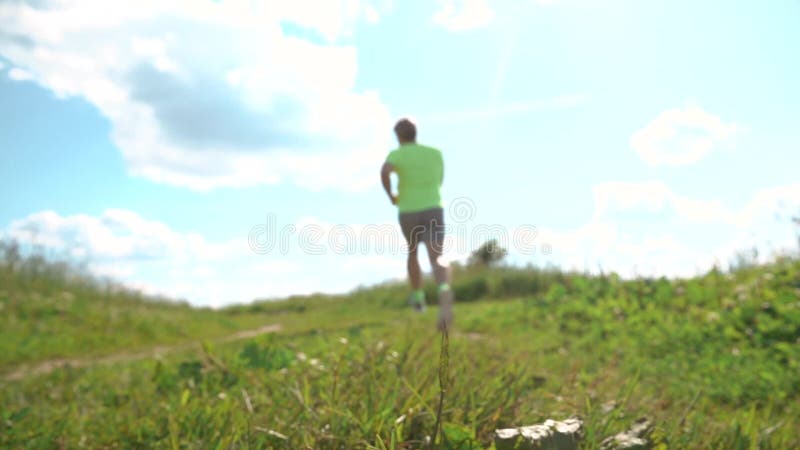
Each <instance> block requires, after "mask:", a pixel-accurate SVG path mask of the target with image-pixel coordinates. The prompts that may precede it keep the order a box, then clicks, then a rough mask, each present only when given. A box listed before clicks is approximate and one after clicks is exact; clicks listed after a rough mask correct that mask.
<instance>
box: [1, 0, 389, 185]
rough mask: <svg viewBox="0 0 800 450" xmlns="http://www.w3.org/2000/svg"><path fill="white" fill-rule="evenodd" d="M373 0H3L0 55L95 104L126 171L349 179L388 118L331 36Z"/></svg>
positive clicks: (361, 16) (381, 141) (158, 176)
mask: <svg viewBox="0 0 800 450" xmlns="http://www.w3.org/2000/svg"><path fill="white" fill-rule="evenodd" d="M379 14H380V12H379V7H378V6H375V5H372V4H371V3H369V2H368V1H366V0H363V1H359V0H341V1H331V2H322V3H320V2H315V1H312V0H301V1H296V2H282V1H277V0H273V1H268V2H265V3H259V4H253V3H252V2H246V1H243V0H242V1H235V0H231V1H225V2H192V3H191V4H190V3H185V2H178V1H164V2H160V1H155V0H150V1H142V2H125V3H121V4H119V5H115V7H114V8H107V5H106V3H105V2H102V1H99V0H95V1H83V2H72V1H64V2H44V3H43V4H40V5H37V6H36V7H33V6H30V5H28V4H25V3H23V2H11V3H2V4H0V28H2V29H3V30H4V32H3V33H2V34H0V55H3V57H4V58H6V59H7V60H9V61H11V62H12V63H13V64H14V65H15V66H17V68H18V70H20V71H25V72H27V73H29V74H30V76H31V77H32V78H33V79H35V80H36V81H37V82H38V83H40V84H41V85H42V86H44V87H46V88H48V89H50V90H52V91H54V92H55V93H56V94H57V95H59V96H61V97H72V96H74V97H80V98H83V99H85V100H86V101H88V102H90V103H91V104H93V105H94V106H95V107H97V108H98V110H99V111H100V112H101V113H102V114H103V115H104V116H106V117H107V118H108V119H109V120H110V122H111V125H112V135H111V138H112V140H113V142H114V143H115V144H116V146H117V147H118V148H119V149H120V150H121V151H122V154H123V155H124V158H125V161H126V163H127V166H128V169H129V171H130V172H131V173H132V174H134V175H138V176H143V177H146V178H148V179H151V180H153V181H156V182H162V183H168V184H173V185H178V186H185V187H189V188H192V189H197V190H208V189H213V188H217V187H222V186H232V187H238V186H253V185H259V184H274V183H280V182H290V183H294V184H296V185H299V186H303V187H307V188H312V189H322V188H327V187H335V188H340V189H349V190H356V189H363V188H365V187H367V186H369V185H371V184H373V182H374V181H373V180H372V178H373V174H372V172H373V169H374V166H375V165H376V164H379V163H380V160H381V159H382V158H383V156H384V153H385V149H386V148H387V147H388V146H389V145H390V138H391V136H390V133H388V132H387V131H386V130H390V129H391V118H390V114H389V112H388V109H387V108H386V106H385V105H384V104H383V102H382V101H381V99H380V97H379V96H378V94H377V93H376V92H373V91H357V90H356V89H355V87H354V86H355V80H356V76H357V73H358V62H357V53H356V50H355V48H353V47H351V46H346V45H341V44H339V43H338V42H339V40H340V39H341V38H342V37H344V36H347V35H348V34H350V33H352V29H353V26H354V25H355V23H356V22H357V21H359V20H366V19H369V20H377V19H378V18H379ZM287 23H291V24H293V25H295V26H298V27H300V29H301V30H307V31H308V34H309V37H308V39H306V38H305V37H304V38H301V37H298V36H296V35H292V34H287V32H285V31H284V28H283V27H284V25H285V24H287ZM301 34H302V33H301ZM314 35H316V36H319V37H321V38H322V40H323V42H319V39H317V38H314V37H313V36H314ZM309 39H310V40H309ZM12 70H14V69H12ZM19 73H22V72H19ZM10 75H11V74H10ZM332 174H335V175H332Z"/></svg>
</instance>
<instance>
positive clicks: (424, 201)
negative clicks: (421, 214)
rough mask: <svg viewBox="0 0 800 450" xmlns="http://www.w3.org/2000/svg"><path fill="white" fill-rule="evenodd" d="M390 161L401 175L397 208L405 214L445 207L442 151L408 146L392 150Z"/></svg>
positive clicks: (421, 146) (398, 176)
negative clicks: (441, 191)
mask: <svg viewBox="0 0 800 450" xmlns="http://www.w3.org/2000/svg"><path fill="white" fill-rule="evenodd" d="M386 162H388V163H389V164H391V165H392V166H394V169H395V171H396V172H397V178H398V180H399V183H398V186H397V191H398V198H397V208H398V209H399V210H400V212H401V213H404V212H414V211H424V210H426V209H431V208H441V206H442V196H441V193H440V192H439V188H440V187H441V185H442V178H443V176H444V161H443V160H442V152H440V151H439V150H437V149H435V148H433V147H426V146H424V145H419V144H405V145H401V146H400V147H399V148H397V149H395V150H392V151H391V152H390V153H389V156H388V157H386Z"/></svg>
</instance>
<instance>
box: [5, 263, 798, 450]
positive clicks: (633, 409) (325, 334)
mask: <svg viewBox="0 0 800 450" xmlns="http://www.w3.org/2000/svg"><path fill="white" fill-rule="evenodd" d="M526 273H527V277H526ZM456 275H457V277H456V279H455V283H454V289H457V292H459V290H460V291H461V292H462V295H463V294H464V293H465V292H473V291H474V292H481V294H480V295H478V294H476V295H475V296H474V297H470V296H469V295H464V297H465V298H464V299H462V300H469V301H462V302H460V303H458V304H457V307H456V321H457V322H456V326H455V328H454V330H453V331H452V333H451V335H450V336H449V348H448V351H449V367H448V369H449V370H448V373H449V377H448V380H445V381H446V383H445V387H446V392H445V399H444V407H443V410H442V414H441V419H442V422H443V426H442V430H443V436H441V439H439V440H438V442H437V445H439V444H441V447H442V448H459V449H467V448H490V446H491V437H492V433H493V431H494V429H496V428H501V427H513V426H518V425H525V424H532V423H536V422H540V421H543V420H544V419H547V418H555V419H563V418H567V417H569V416H572V415H578V416H581V417H582V418H583V419H584V420H585V423H586V438H585V439H584V441H583V444H582V445H583V448H586V449H595V448H599V442H600V440H602V438H603V437H605V436H608V435H611V434H614V433H616V432H618V431H621V430H623V429H625V428H627V426H629V425H630V423H631V422H632V421H633V420H635V419H637V418H639V417H642V416H647V417H650V418H651V419H652V420H653V421H654V423H655V425H656V428H655V430H654V432H653V434H652V440H653V442H654V447H655V448H720V449H756V448H762V449H791V448H800V432H798V430H800V376H798V373H800V342H799V341H798V339H800V295H798V288H800V285H798V280H800V263H798V261H796V260H791V259H783V260H780V261H777V262H776V263H774V264H770V265H767V266H761V267H751V268H746V269H743V270H740V271H737V272H736V273H732V274H727V273H720V272H717V271H714V272H711V273H709V274H707V275H706V276H703V277H699V278H695V279H691V280H677V281H669V280H635V281H622V280H620V279H619V278H618V277H615V276H613V275H609V276H602V277H589V276H583V275H580V274H560V273H557V272H555V271H550V272H540V271H535V270H533V269H530V270H526V269H496V270H488V271H487V270H477V269H473V270H469V271H468V270H461V271H459V272H458V273H457V274H456ZM476 286H482V287H477V288H476ZM533 286H535V289H534V288H533ZM470 289H471V290H472V291H470ZM403 292H404V291H403V288H402V287H401V286H397V285H391V284H388V285H384V286H379V287H376V288H374V289H368V288H364V289H361V290H359V291H356V292H354V293H353V294H351V295H347V296H333V297H328V296H313V297H309V298H296V299H293V300H290V301H286V302H273V303H268V304H266V303H262V304H256V305H249V306H239V307H234V308H229V309H227V310H224V311H219V312H212V311H195V310H192V309H188V308H187V309H186V311H187V312H186V314H187V317H188V318H187V319H186V320H187V321H186V323H187V324H188V323H192V317H196V318H197V321H198V322H202V321H203V320H206V319H204V317H206V315H207V314H208V315H209V317H216V318H217V319H215V320H218V321H222V322H224V321H234V322H235V321H237V320H243V318H248V319H247V320H255V321H258V322H259V323H260V324H263V323H279V324H281V325H282V327H283V328H282V330H281V331H280V332H278V333H276V334H274V335H269V336H262V337H259V338H255V339H250V340H244V341H239V342H231V343H227V344H220V345H212V344H207V345H206V346H205V347H204V349H203V350H201V351H185V352H182V353H175V354H170V355H167V356H165V357H163V358H162V359H159V360H155V359H146V360H140V361H129V362H119V363H116V364H99V365H96V366H91V367H84V368H62V369H58V370H56V371H54V372H52V373H49V374H47V375H42V376H37V377H28V378H25V379H22V380H19V381H14V382H6V383H3V384H2V387H0V414H2V422H0V447H2V448H21V447H25V448H53V447H59V446H62V447H64V448H80V447H85V448H173V449H177V448H291V449H297V448H314V449H328V448H330V449H334V448H337V449H338V448H345V449H350V448H374V449H384V448H425V440H426V437H428V436H432V435H433V431H434V426H435V423H436V418H437V417H436V416H437V406H438V400H439V395H440V390H439V373H440V372H439V370H440V364H439V363H440V339H441V336H440V335H439V334H438V333H436V332H435V330H434V322H435V320H434V319H435V315H436V310H435V308H431V309H430V310H429V311H428V312H427V313H425V314H424V315H421V316H420V315H415V314H413V313H412V312H410V311H408V310H406V308H405V306H404V305H403V301H404V296H403V295H402V294H403ZM76 295H77V294H76ZM41 296H42V298H50V295H49V294H41ZM498 298H501V299H499V300H498ZM101 300H102V299H100V298H98V299H95V300H94V303H95V307H97V308H101V307H100V306H99V305H97V303H102V302H101ZM1 301H2V302H3V304H4V305H6V307H8V306H7V304H8V302H7V300H5V299H3V300H1ZM87 301H88V300H87ZM87 307H90V306H87ZM105 307H106V306H102V308H105ZM171 307H172V306H167V305H163V304H159V305H152V308H153V310H152V313H153V314H154V315H158V314H160V313H158V311H159V310H160V309H164V310H165V311H168V310H169V308H171ZM120 308H123V307H122V306H120ZM132 311H137V310H136V309H135V308H133V309H132ZM131 314H132V315H133V316H135V315H136V314H139V313H138V312H137V313H134V312H131ZM142 314H144V313H142ZM193 314H196V316H192V315H193ZM143 320H147V319H146V316H143ZM208 320H211V319H208ZM27 322H28V323H29V325H30V324H32V323H34V322H35V320H33V319H31V318H29V319H28V320H27ZM99 322H101V320H99V319H98V323H99ZM124 326H127V325H124ZM187 326H188V325H187ZM31 327H32V325H31ZM117 328H118V331H119V332H122V331H123V325H118V327H117ZM29 329H30V330H34V328H29ZM80 330H81V328H80V327H76V328H74V329H67V328H65V329H63V332H64V333H76V334H80V333H81V331H80ZM35 335H36V333H35V332H33V331H31V332H30V335H29V338H30V339H34V336H35ZM4 341H5V335H4ZM137 342H140V343H141V342H143V341H142V340H139V341H137ZM115 345H116V344H115ZM120 345H122V344H120ZM34 357H35V355H33V356H31V358H34ZM34 359H35V358H34Z"/></svg>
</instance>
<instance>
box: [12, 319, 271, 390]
mask: <svg viewBox="0 0 800 450" xmlns="http://www.w3.org/2000/svg"><path fill="white" fill-rule="evenodd" d="M280 329H281V326H280V325H279V324H272V325H265V326H263V327H260V328H256V329H252V330H243V331H239V332H236V333H234V334H231V335H228V336H223V337H220V338H215V339H211V340H210V341H211V342H214V343H227V342H234V341H240V340H242V339H250V338H254V337H256V336H260V335H262V334H267V333H275V332H277V331H280ZM192 348H200V341H197V340H195V341H192V342H186V343H183V344H176V345H171V346H162V345H159V346H156V347H152V348H150V349H147V350H142V351H138V352H121V353H114V354H111V355H106V356H99V357H95V358H54V359H48V360H45V361H40V362H38V363H35V364H33V365H26V366H22V367H18V368H17V369H15V370H12V371H11V372H9V373H7V374H5V375H3V376H2V377H3V379H4V380H5V381H14V380H21V379H23V378H27V377H33V376H37V375H45V374H48V373H50V372H52V371H54V370H56V369H59V368H62V367H67V366H69V367H72V368H80V367H88V366H94V365H99V364H114V363H119V362H125V361H136V360H141V359H147V358H158V357H161V356H164V355H167V354H170V353H178V352H183V351H187V350H191V349H192Z"/></svg>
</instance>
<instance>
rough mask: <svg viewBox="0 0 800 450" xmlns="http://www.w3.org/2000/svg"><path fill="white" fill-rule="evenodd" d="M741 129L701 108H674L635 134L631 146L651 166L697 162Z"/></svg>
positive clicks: (631, 139)
mask: <svg viewBox="0 0 800 450" xmlns="http://www.w3.org/2000/svg"><path fill="white" fill-rule="evenodd" d="M740 130H741V128H740V127H739V126H738V125H735V124H732V123H726V122H724V121H723V120H722V119H720V118H719V117H717V116H715V115H712V114H710V113H708V112H706V111H704V110H703V109H701V108H700V107H697V106H688V107H686V108H683V109H680V108H675V109H670V110H667V111H664V112H662V113H661V114H659V115H658V116H657V117H656V118H655V119H654V120H653V121H652V122H650V123H649V124H647V125H646V126H645V127H644V128H642V129H641V130H639V131H637V132H635V133H634V134H633V135H632V136H631V138H630V145H631V147H632V148H633V149H634V150H635V151H636V153H638V154H639V156H640V157H641V158H642V159H643V160H644V161H645V162H646V163H647V164H649V165H651V166H659V165H666V166H680V165H686V164H691V163H694V162H697V161H699V160H701V159H702V158H704V157H705V156H707V155H708V154H709V153H710V152H711V151H712V150H714V148H715V147H717V146H718V145H720V144H721V143H722V142H724V141H726V140H728V139H730V138H731V137H732V136H734V135H735V134H736V133H737V132H739V131H740Z"/></svg>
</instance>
